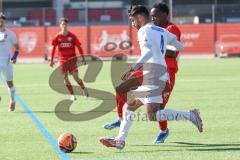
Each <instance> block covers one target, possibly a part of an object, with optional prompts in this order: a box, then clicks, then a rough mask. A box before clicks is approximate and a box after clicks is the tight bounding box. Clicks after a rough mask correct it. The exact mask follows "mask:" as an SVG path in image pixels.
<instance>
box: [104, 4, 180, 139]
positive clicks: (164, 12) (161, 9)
mask: <svg viewBox="0 0 240 160" xmlns="http://www.w3.org/2000/svg"><path fill="white" fill-rule="evenodd" d="M150 15H151V17H152V21H153V23H154V24H155V25H157V26H160V27H163V28H166V29H167V30H168V31H169V32H171V33H173V34H175V35H176V36H177V38H178V40H180V37H181V32H180V30H179V29H178V27H177V26H176V25H174V24H173V23H171V22H170V21H169V8H168V6H167V5H166V4H164V3H157V4H155V5H154V6H153V8H152V10H151V13H150ZM178 54H179V53H178V52H174V51H171V50H170V49H169V50H167V52H166V56H165V60H166V63H167V67H168V73H169V77H170V85H167V87H166V88H165V90H164V93H163V104H161V108H162V109H164V108H165V106H166V104H167V102H168V100H169V97H170V94H171V92H172V89H173V86H174V84H175V74H176V73H177V71H178V64H177V58H178ZM141 84H142V71H141V70H138V71H137V72H135V74H134V75H133V76H131V78H130V79H128V80H125V81H123V82H122V83H121V84H120V85H119V86H117V87H116V102H117V112H118V117H119V119H118V120H116V121H113V122H111V123H108V124H106V125H105V126H104V128H105V129H113V128H116V127H118V126H120V120H121V118H122V108H123V105H124V104H125V102H126V101H127V92H128V91H130V90H131V89H132V88H136V87H137V86H140V85H141ZM159 128H160V130H161V132H160V133H159V135H158V136H157V137H156V139H155V140H154V143H155V144H158V143H164V141H165V139H166V138H167V136H168V134H169V130H168V128H167V121H161V122H159Z"/></svg>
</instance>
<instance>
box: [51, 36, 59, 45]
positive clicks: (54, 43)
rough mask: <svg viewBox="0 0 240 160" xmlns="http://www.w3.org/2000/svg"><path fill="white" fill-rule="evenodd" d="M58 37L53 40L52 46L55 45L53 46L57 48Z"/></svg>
mask: <svg viewBox="0 0 240 160" xmlns="http://www.w3.org/2000/svg"><path fill="white" fill-rule="evenodd" d="M57 37H58V35H56V36H55V37H54V38H53V40H52V45H53V46H56V45H57Z"/></svg>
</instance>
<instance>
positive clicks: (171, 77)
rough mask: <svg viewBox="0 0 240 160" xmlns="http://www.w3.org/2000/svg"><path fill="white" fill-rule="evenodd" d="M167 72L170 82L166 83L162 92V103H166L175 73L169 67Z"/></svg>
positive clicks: (173, 82) (173, 83)
mask: <svg viewBox="0 0 240 160" xmlns="http://www.w3.org/2000/svg"><path fill="white" fill-rule="evenodd" d="M168 74H169V79H170V83H169V82H167V83H166V86H165V88H164V90H163V92H162V98H163V105H166V104H167V103H168V100H169V98H170V95H171V93H172V90H173V87H174V85H175V74H176V72H175V70H171V69H169V70H168Z"/></svg>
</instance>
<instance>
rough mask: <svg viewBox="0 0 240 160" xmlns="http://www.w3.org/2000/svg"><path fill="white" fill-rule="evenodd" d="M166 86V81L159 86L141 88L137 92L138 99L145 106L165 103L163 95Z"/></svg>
mask: <svg viewBox="0 0 240 160" xmlns="http://www.w3.org/2000/svg"><path fill="white" fill-rule="evenodd" d="M165 86H166V82H165V81H160V82H159V86H154V85H145V86H139V87H138V88H137V89H136V90H135V96H136V99H138V100H140V101H141V102H142V103H143V104H149V103H163V96H162V93H163V91H164V88H165ZM137 92H138V93H137Z"/></svg>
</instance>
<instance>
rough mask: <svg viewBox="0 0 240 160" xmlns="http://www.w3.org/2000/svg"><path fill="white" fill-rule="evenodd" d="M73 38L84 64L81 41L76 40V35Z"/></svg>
mask: <svg viewBox="0 0 240 160" xmlns="http://www.w3.org/2000/svg"><path fill="white" fill-rule="evenodd" d="M75 39H76V46H77V49H78V51H79V54H80V56H81V57H82V62H83V64H86V60H85V58H84V53H83V49H82V47H81V43H80V42H79V40H78V38H77V37H75Z"/></svg>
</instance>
